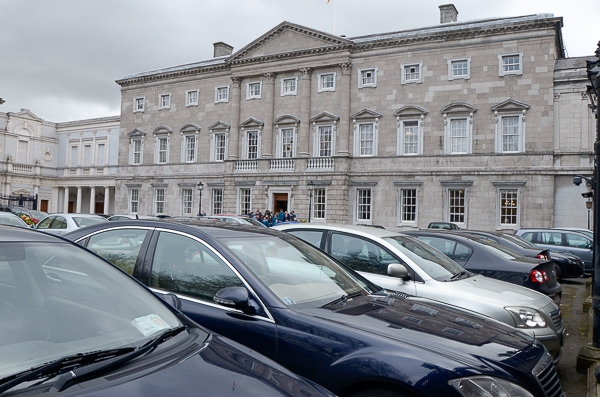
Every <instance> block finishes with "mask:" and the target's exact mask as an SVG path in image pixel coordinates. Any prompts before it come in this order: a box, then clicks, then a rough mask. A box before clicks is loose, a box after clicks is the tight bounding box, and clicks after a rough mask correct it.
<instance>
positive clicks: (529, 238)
mask: <svg viewBox="0 0 600 397" xmlns="http://www.w3.org/2000/svg"><path fill="white" fill-rule="evenodd" d="M521 238H522V239H523V240H527V241H531V242H533V233H531V232H528V233H523V235H522V236H521ZM536 243H539V241H536Z"/></svg>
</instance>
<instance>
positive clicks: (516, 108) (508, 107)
mask: <svg viewBox="0 0 600 397" xmlns="http://www.w3.org/2000/svg"><path fill="white" fill-rule="evenodd" d="M530 107H531V106H529V105H528V104H526V103H525V102H520V101H517V100H514V99H507V100H506V101H504V102H501V103H499V104H497V105H494V106H492V111H494V112H519V113H520V112H522V111H523V110H527V109H529V108H530Z"/></svg>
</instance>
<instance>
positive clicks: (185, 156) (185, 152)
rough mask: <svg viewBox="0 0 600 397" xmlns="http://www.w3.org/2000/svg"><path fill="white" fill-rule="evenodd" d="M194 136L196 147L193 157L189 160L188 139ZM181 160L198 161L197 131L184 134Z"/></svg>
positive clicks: (189, 162) (186, 161)
mask: <svg viewBox="0 0 600 397" xmlns="http://www.w3.org/2000/svg"><path fill="white" fill-rule="evenodd" d="M189 138H194V149H193V159H192V160H188V139H189ZM181 143H182V145H181V162H182V163H188V164H191V163H196V162H197V161H198V134H197V133H187V134H185V133H184V134H182V140H181Z"/></svg>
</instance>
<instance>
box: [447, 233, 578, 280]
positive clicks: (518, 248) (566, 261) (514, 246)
mask: <svg viewBox="0 0 600 397" xmlns="http://www.w3.org/2000/svg"><path fill="white" fill-rule="evenodd" d="M454 232H455V233H463V232H466V233H467V235H468V234H475V235H478V236H482V237H485V238H487V239H490V240H492V241H495V242H496V243H498V244H500V245H503V246H505V247H507V248H510V249H511V250H513V251H515V252H518V253H519V254H521V255H523V256H528V257H530V258H538V259H549V260H553V261H554V268H555V270H556V278H558V280H559V281H561V280H562V279H563V278H569V277H583V276H584V275H585V274H584V264H583V261H582V260H581V258H579V257H577V256H575V255H569V254H567V253H564V252H557V251H552V250H548V249H545V248H541V247H538V246H537V245H535V244H533V243H532V242H530V241H527V240H525V239H523V238H522V237H519V236H516V235H514V234H507V233H500V232H483V231H479V230H456V231H454Z"/></svg>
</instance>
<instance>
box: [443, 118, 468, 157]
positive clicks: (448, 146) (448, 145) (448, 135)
mask: <svg viewBox="0 0 600 397" xmlns="http://www.w3.org/2000/svg"><path fill="white" fill-rule="evenodd" d="M458 120H465V123H466V135H465V140H466V151H465V152H453V151H452V124H453V122H454V121H458ZM472 153H473V118H472V116H471V115H462V116H461V115H456V116H450V117H448V118H447V119H446V125H445V128H444V154H448V155H461V154H472Z"/></svg>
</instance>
